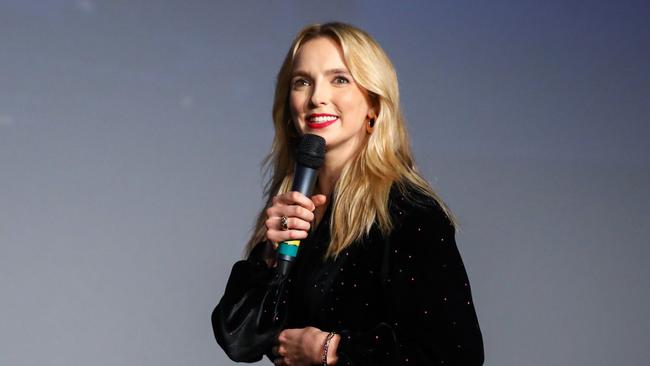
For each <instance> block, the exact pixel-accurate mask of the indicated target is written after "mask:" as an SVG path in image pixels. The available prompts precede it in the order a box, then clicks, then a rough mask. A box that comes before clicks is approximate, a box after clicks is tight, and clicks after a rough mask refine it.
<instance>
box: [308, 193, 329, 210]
mask: <svg viewBox="0 0 650 366" xmlns="http://www.w3.org/2000/svg"><path fill="white" fill-rule="evenodd" d="M311 201H312V202H314V205H316V207H319V206H322V205H324V204H325V202H327V196H326V195H324V194H315V195H313V196H311Z"/></svg>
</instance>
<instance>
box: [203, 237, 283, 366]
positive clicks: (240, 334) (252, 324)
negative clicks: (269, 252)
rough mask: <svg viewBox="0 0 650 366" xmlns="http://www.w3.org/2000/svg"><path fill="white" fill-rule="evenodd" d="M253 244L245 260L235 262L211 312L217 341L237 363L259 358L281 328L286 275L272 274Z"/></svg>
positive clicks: (265, 351)
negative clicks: (219, 299) (224, 287)
mask: <svg viewBox="0 0 650 366" xmlns="http://www.w3.org/2000/svg"><path fill="white" fill-rule="evenodd" d="M262 251H263V245H259V244H258V245H256V247H255V248H254V249H253V251H252V252H251V254H250V255H249V257H248V259H246V260H242V261H239V262H237V263H235V265H234V266H233V268H232V271H231V273H230V277H229V278H228V283H227V284H226V290H225V292H224V294H223V296H222V298H221V301H219V304H218V305H217V307H216V308H215V309H214V311H213V312H212V329H213V331H214V336H215V338H216V340H217V343H219V345H220V346H221V348H223V350H224V351H225V352H226V354H227V355H228V357H229V358H230V359H232V360H233V361H237V362H255V361H259V360H260V359H261V358H262V356H263V355H265V354H266V355H267V356H269V357H270V358H271V357H272V355H271V353H270V350H271V347H272V345H273V342H274V341H275V338H276V337H277V334H278V333H279V332H280V330H281V329H282V326H283V323H284V321H285V317H286V313H287V312H286V309H284V308H283V306H282V303H283V302H282V300H283V299H284V296H286V293H285V290H284V287H285V282H286V278H284V277H280V276H278V275H276V274H275V271H274V270H272V269H270V268H268V267H267V265H266V263H265V262H264V259H263V254H262Z"/></svg>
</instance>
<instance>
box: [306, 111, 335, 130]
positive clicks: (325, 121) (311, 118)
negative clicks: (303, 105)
mask: <svg viewBox="0 0 650 366" xmlns="http://www.w3.org/2000/svg"><path fill="white" fill-rule="evenodd" d="M316 118H318V119H320V120H321V121H319V122H317V121H316V120H315V119H316ZM306 119H307V126H309V128H312V129H320V128H325V127H327V126H329V125H331V124H332V123H334V122H336V121H338V120H339V117H338V116H337V115H335V114H326V113H314V114H310V115H308V116H307V118H306Z"/></svg>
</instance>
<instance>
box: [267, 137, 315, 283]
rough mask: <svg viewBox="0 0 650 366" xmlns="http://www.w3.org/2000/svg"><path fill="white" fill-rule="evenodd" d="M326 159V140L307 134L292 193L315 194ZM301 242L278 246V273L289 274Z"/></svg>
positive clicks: (295, 173)
mask: <svg viewBox="0 0 650 366" xmlns="http://www.w3.org/2000/svg"><path fill="white" fill-rule="evenodd" d="M324 159H325V139H323V138H322V137H320V136H317V135H311V134H306V135H304V136H303V137H302V139H301V140H300V145H299V147H298V152H297V154H296V169H295V170H294V176H293V183H292V185H291V190H292V191H297V192H300V193H302V194H304V195H305V196H308V197H309V196H311V194H312V193H313V192H314V186H315V185H316V179H317V178H318V170H319V169H320V167H321V166H322V165H323V161H324ZM299 246H300V240H288V241H285V242H282V243H280V244H279V245H278V252H277V263H278V266H277V269H276V271H277V272H278V273H279V274H280V275H282V276H286V275H288V274H289V272H290V270H291V267H292V265H293V262H294V261H295V260H296V256H297V255H298V248H299Z"/></svg>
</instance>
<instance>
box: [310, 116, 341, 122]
mask: <svg viewBox="0 0 650 366" xmlns="http://www.w3.org/2000/svg"><path fill="white" fill-rule="evenodd" d="M337 118H338V117H334V116H320V117H311V118H309V122H316V123H323V122H330V121H334V120H335V119H337Z"/></svg>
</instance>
